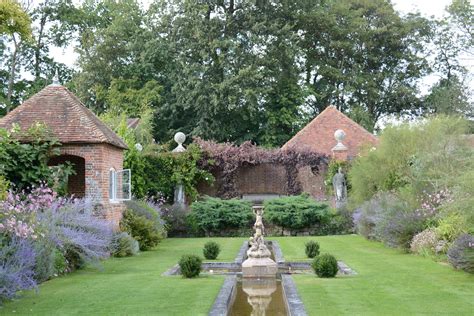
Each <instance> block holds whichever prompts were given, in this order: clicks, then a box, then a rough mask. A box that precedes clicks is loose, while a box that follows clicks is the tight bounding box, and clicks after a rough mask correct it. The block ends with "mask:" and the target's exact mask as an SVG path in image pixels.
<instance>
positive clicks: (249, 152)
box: [194, 138, 329, 198]
mask: <svg viewBox="0 0 474 316" xmlns="http://www.w3.org/2000/svg"><path fill="white" fill-rule="evenodd" d="M194 142H195V143H196V144H197V145H198V146H199V147H200V148H201V150H202V151H203V159H201V160H200V165H201V167H202V168H203V169H206V170H210V171H220V173H221V175H222V182H223V183H222V185H221V186H220V187H219V190H220V191H219V192H218V196H221V197H223V198H233V197H237V196H238V192H237V190H236V176H237V170H238V168H239V167H242V166H256V165H259V164H263V163H274V164H279V165H283V166H284V168H285V170H286V175H287V178H286V182H287V183H286V185H287V188H288V194H290V195H296V194H300V193H301V191H302V188H301V184H300V182H299V181H298V179H297V176H298V168H300V167H304V166H310V167H311V170H312V172H313V173H317V172H319V171H320V169H321V168H322V166H324V165H327V163H328V161H329V158H328V157H327V156H326V155H323V154H318V153H314V152H310V151H305V150H301V151H295V150H281V149H267V148H263V147H258V146H256V145H255V144H252V143H251V142H248V141H247V142H245V143H243V144H242V145H240V146H236V145H233V144H231V143H216V142H212V141H205V140H202V139H200V138H195V139H194ZM208 162H212V165H208Z"/></svg>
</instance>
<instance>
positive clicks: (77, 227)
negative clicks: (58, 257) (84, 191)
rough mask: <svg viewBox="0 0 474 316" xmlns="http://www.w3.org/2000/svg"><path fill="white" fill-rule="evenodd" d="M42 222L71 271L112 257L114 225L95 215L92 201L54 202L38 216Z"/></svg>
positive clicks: (48, 236)
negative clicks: (111, 247)
mask: <svg viewBox="0 0 474 316" xmlns="http://www.w3.org/2000/svg"><path fill="white" fill-rule="evenodd" d="M38 222H39V223H40V225H41V226H42V227H44V228H45V231H46V232H47V238H49V239H50V240H52V241H53V242H54V243H55V244H56V246H57V248H58V249H59V250H60V251H61V252H62V253H63V254H64V256H65V257H66V259H67V260H68V261H69V265H70V268H78V267H80V266H81V265H83V264H97V263H99V261H100V260H101V259H105V258H107V257H109V254H110V245H111V241H112V235H113V230H112V226H111V223H110V222H109V221H107V220H106V219H102V218H99V217H98V216H96V215H95V214H94V204H93V203H92V202H91V201H90V200H85V199H74V200H67V201H59V202H54V203H52V205H51V207H50V208H48V209H47V210H45V211H44V212H42V213H39V214H38Z"/></svg>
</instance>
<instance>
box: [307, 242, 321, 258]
mask: <svg viewBox="0 0 474 316" xmlns="http://www.w3.org/2000/svg"><path fill="white" fill-rule="evenodd" d="M304 246H305V253H306V256H307V257H308V258H314V257H316V256H318V255H319V243H318V242H316V241H314V240H310V241H308V242H307V243H306V244H305V245H304Z"/></svg>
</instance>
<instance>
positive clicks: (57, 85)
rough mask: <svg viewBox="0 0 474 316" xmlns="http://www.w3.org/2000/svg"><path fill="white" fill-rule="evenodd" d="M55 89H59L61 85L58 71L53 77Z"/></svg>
mask: <svg viewBox="0 0 474 316" xmlns="http://www.w3.org/2000/svg"><path fill="white" fill-rule="evenodd" d="M51 85H52V86H54V87H59V86H60V85H61V84H60V83H59V71H58V69H56V73H55V74H54V77H53V83H52V84H51Z"/></svg>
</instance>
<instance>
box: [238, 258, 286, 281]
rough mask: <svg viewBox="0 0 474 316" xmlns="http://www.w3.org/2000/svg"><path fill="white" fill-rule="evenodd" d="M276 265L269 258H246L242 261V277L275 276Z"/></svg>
mask: <svg viewBox="0 0 474 316" xmlns="http://www.w3.org/2000/svg"><path fill="white" fill-rule="evenodd" d="M277 271H278V266H277V263H276V262H275V261H273V260H272V259H270V258H248V259H247V260H245V261H244V262H243V263H242V277H244V278H275V277H276V274H277Z"/></svg>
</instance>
